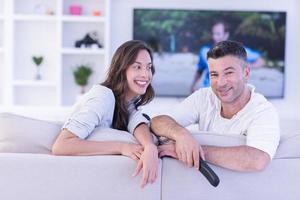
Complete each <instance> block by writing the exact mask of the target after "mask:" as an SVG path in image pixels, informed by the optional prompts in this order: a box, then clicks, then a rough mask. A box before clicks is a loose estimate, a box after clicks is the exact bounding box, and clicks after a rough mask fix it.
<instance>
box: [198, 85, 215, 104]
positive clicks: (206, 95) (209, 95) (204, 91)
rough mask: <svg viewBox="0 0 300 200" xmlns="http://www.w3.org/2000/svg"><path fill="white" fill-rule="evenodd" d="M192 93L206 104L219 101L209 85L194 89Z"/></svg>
mask: <svg viewBox="0 0 300 200" xmlns="http://www.w3.org/2000/svg"><path fill="white" fill-rule="evenodd" d="M193 95H195V98H196V99H197V100H198V101H199V102H201V103H203V104H205V103H207V104H208V105H212V106H214V105H217V104H218V103H219V100H218V98H217V96H216V95H215V93H214V92H213V90H212V88H211V87H205V88H200V89H198V90H197V91H195V92H194V94H193Z"/></svg>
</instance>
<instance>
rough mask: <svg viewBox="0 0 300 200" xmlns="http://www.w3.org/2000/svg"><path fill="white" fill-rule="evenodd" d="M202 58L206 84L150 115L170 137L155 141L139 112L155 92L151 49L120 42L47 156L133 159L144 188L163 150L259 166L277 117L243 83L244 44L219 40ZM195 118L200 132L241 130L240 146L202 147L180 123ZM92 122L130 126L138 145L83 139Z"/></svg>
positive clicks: (190, 160)
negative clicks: (106, 68) (101, 78)
mask: <svg viewBox="0 0 300 200" xmlns="http://www.w3.org/2000/svg"><path fill="white" fill-rule="evenodd" d="M207 57H208V63H209V69H210V77H211V87H210V88H205V89H200V90H198V91H196V92H194V93H193V94H192V95H191V96H189V97H188V98H187V99H186V100H184V101H183V102H182V103H181V104H180V105H179V106H178V107H176V111H174V112H173V113H170V114H169V115H168V116H167V115H164V116H157V117H155V118H153V119H152V120H151V129H152V130H153V131H154V132H155V134H157V135H159V136H165V137H167V138H170V139H171V141H173V142H171V143H168V144H164V145H161V146H158V147H157V146H156V145H155V144H154V141H153V137H152V133H151V132H150V127H149V126H148V121H147V119H146V118H145V117H144V116H143V115H142V113H141V111H140V110H138V107H139V106H141V105H145V104H147V103H148V102H150V101H151V100H152V99H153V97H154V91H153V88H152V86H151V81H152V77H153V74H154V71H155V70H154V66H153V56H152V52H151V50H150V48H149V47H148V46H147V45H146V44H145V43H144V42H142V41H137V40H132V41H128V42H125V43H124V44H122V45H121V46H120V47H119V48H118V49H117V51H116V52H115V54H114V56H113V58H112V61H111V66H110V68H109V72H108V76H107V79H106V80H105V81H104V82H103V83H101V84H98V85H95V86H94V87H93V88H92V89H91V90H90V91H89V92H88V93H86V94H85V95H84V96H83V98H82V99H81V100H80V101H79V102H77V103H76V104H75V106H74V110H73V112H72V114H71V116H70V117H69V119H68V120H67V121H66V122H65V124H64V125H63V128H62V131H61V133H60V134H59V136H58V138H57V139H56V141H55V143H54V145H53V148H52V151H53V154H55V155H112V154H119V155H125V156H128V157H130V158H132V159H134V160H137V167H136V169H135V172H134V173H133V175H134V176H136V175H137V174H139V173H140V171H143V176H142V181H141V186H142V187H144V186H145V185H146V184H148V183H153V182H154V181H155V179H156V176H157V168H158V167H157V165H158V157H159V156H164V155H167V156H171V157H174V158H177V159H178V160H180V161H182V162H183V163H185V164H186V165H187V166H189V167H195V168H198V166H199V157H200V156H201V157H202V158H203V159H205V160H206V161H208V162H210V163H212V164H215V165H219V166H222V167H225V168H229V169H232V170H239V171H256V170H262V169H264V168H265V167H266V166H267V164H268V163H269V162H270V161H271V159H272V157H273V156H274V154H275V151H276V149H277V146H278V142H279V127H278V116H277V113H276V110H275V109H274V107H273V106H272V105H271V104H270V103H269V102H268V101H267V100H266V99H265V98H264V97H263V96H262V95H260V94H258V93H255V92H254V88H253V86H251V85H248V84H247V81H248V78H249V73H250V71H249V65H248V63H247V61H246V57H247V54H246V51H245V49H244V48H243V46H242V44H240V43H237V42H233V41H223V42H220V43H218V44H216V45H215V46H214V47H212V48H211V50H210V51H209V52H208V54H207ZM193 123H198V124H199V129H200V130H202V131H213V132H218V133H221V134H227V133H235V134H242V135H244V136H245V137H246V141H247V142H246V145H241V146H237V147H214V146H200V145H199V144H198V142H197V141H196V140H195V139H194V138H193V136H192V135H191V134H190V132H189V131H188V130H187V129H185V128H184V127H186V126H188V125H190V124H193ZM96 127H103V128H107V127H112V128H114V129H118V130H124V131H128V132H130V133H132V134H133V135H134V136H135V137H136V139H137V140H138V142H139V144H133V143H126V142H119V141H110V142H109V141H105V142H104V141H103V142H100V141H87V140H85V139H86V138H87V137H88V136H89V135H90V134H92V133H93V130H94V129H95V128H96Z"/></svg>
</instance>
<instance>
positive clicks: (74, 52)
mask: <svg viewBox="0 0 300 200" xmlns="http://www.w3.org/2000/svg"><path fill="white" fill-rule="evenodd" d="M62 53H63V54H69V55H99V54H100V55H101V54H104V53H105V50H104V49H103V48H101V49H88V48H85V49H81V48H78V49H76V48H63V49H62Z"/></svg>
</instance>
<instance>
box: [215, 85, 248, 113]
mask: <svg viewBox="0 0 300 200" xmlns="http://www.w3.org/2000/svg"><path fill="white" fill-rule="evenodd" d="M250 97H251V90H250V89H249V88H248V87H247V86H246V88H245V90H244V92H243V94H242V95H241V96H240V97H239V98H238V99H236V100H235V101H234V102H231V103H221V116H222V117H224V118H226V119H231V118H232V117H233V116H234V115H236V114H237V113H238V112H239V111H240V110H242V109H243V108H244V107H245V106H246V104H247V103H248V102H249V100H250Z"/></svg>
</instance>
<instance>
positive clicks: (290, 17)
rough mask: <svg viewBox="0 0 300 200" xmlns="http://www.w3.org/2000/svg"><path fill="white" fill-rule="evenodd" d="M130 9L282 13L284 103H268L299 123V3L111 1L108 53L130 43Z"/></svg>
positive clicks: (267, 0) (164, 103) (268, 0)
mask: <svg viewBox="0 0 300 200" xmlns="http://www.w3.org/2000/svg"><path fill="white" fill-rule="evenodd" d="M133 8H174V9H175V8H176V9H214V10H259V11H286V12H287V33H286V56H285V60H286V68H285V69H286V71H285V72H286V73H285V97H284V99H276V100H271V101H272V103H273V104H274V105H275V106H276V107H277V109H278V111H279V114H280V116H281V118H286V119H290V118H297V119H300V106H299V103H298V102H300V78H299V76H300V66H298V59H297V58H298V57H299V56H300V53H299V47H300V38H299V37H300V26H299V19H300V12H299V9H300V1H298V0H284V1H283V0H280V1H271V0H251V1H249V0H239V1H236V0H226V1H225V0H210V1H204V0H202V1H200V0H184V1H183V0H163V1H162V0H113V1H112V2H111V31H110V33H111V36H110V38H111V52H110V54H111V55H112V54H113V52H114V51H115V49H116V48H117V47H118V46H119V45H120V44H121V43H123V42H124V41H126V40H130V39H132V37H133V36H132V35H133V33H132V20H133ZM177 102H178V101H176V100H174V99H171V100H170V101H168V100H165V99H158V100H156V101H154V103H152V105H150V107H156V106H159V107H156V109H157V110H159V109H160V108H162V109H165V108H166V107H165V106H167V107H171V106H172V105H174V104H176V103H177Z"/></svg>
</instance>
